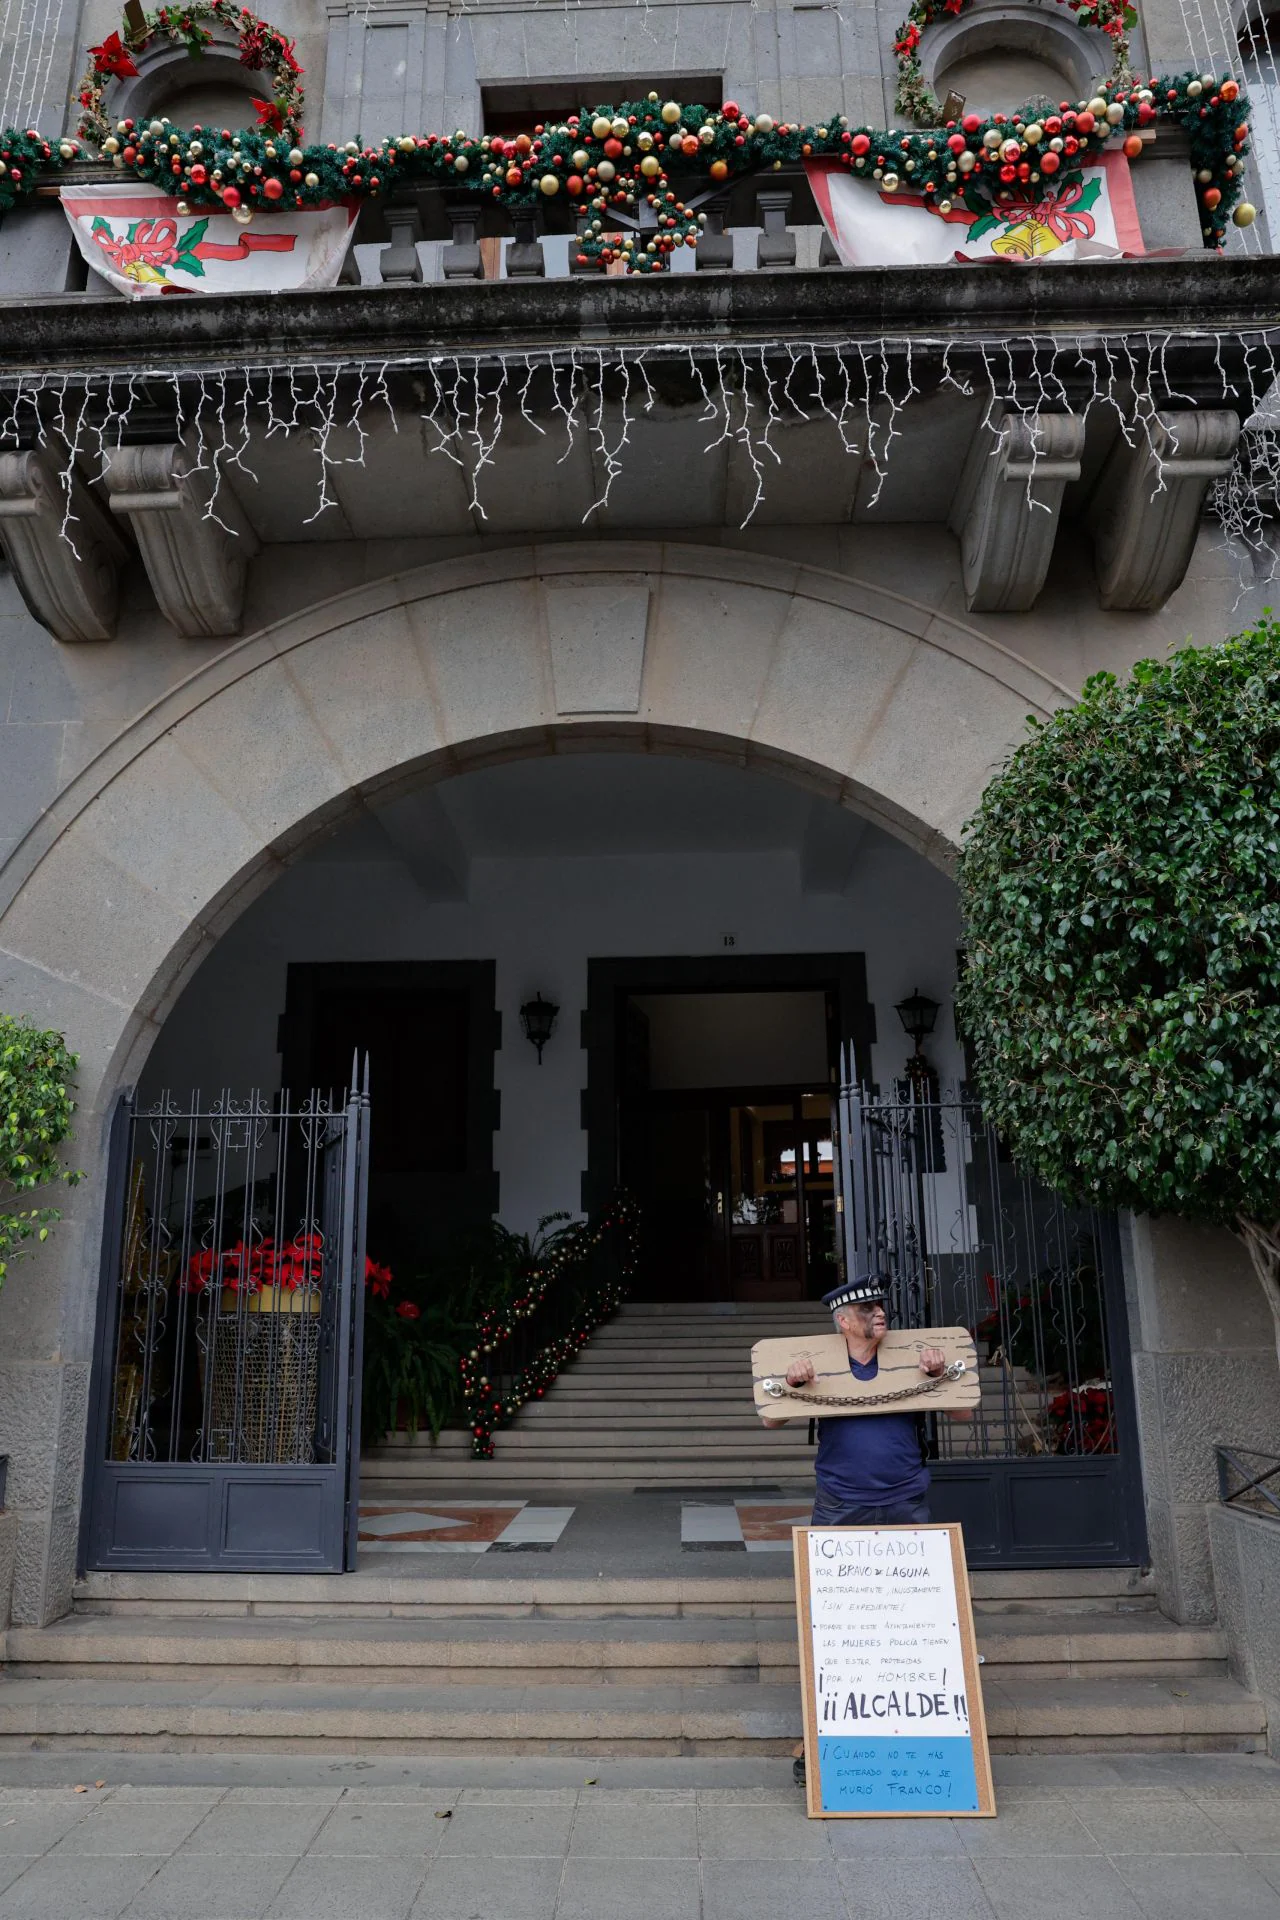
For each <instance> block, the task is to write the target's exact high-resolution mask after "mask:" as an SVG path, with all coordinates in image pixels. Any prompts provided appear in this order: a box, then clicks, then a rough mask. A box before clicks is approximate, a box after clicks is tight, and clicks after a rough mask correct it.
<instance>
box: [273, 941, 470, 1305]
mask: <svg viewBox="0 0 1280 1920" xmlns="http://www.w3.org/2000/svg"><path fill="white" fill-rule="evenodd" d="M494 988H495V982H494V964H493V962H492V961H488V960H486V961H470V960H467V961H439V962H435V961H373V962H360V961H353V962H347V961H327V962H307V963H302V964H295V965H292V966H290V968H289V977H288V988H287V995H286V1001H285V1011H284V1015H283V1018H282V1019H281V1022H280V1052H281V1055H282V1058H283V1068H282V1074H283V1079H282V1084H283V1085H284V1086H286V1087H300V1086H301V1087H309V1086H316V1087H326V1088H327V1087H333V1088H335V1089H336V1090H341V1089H342V1088H343V1087H344V1086H345V1085H346V1083H347V1080H348V1078H349V1076H350V1071H351V1058H352V1053H353V1050H357V1049H358V1050H359V1052H360V1054H361V1056H362V1057H363V1055H364V1054H365V1053H366V1052H367V1053H368V1055H369V1065H370V1075H371V1084H372V1087H373V1090H374V1093H375V1095H376V1100H377V1115H378V1120H377V1125H376V1126H375V1127H374V1128H373V1130H372V1140H371V1148H370V1168H369V1233H368V1238H369V1250H370V1252H371V1253H372V1254H373V1255H374V1257H375V1258H376V1259H378V1260H381V1261H385V1262H387V1263H388V1264H389V1265H390V1266H392V1268H393V1269H394V1270H395V1271H396V1272H403V1273H405V1274H410V1273H412V1272H414V1271H416V1270H417V1269H418V1268H420V1267H421V1266H422V1264H423V1263H424V1261H425V1260H426V1259H427V1258H428V1257H429V1255H430V1254H432V1253H433V1252H435V1251H437V1250H438V1249H439V1248H441V1247H442V1246H444V1245H447V1244H448V1243H449V1242H450V1241H451V1240H454V1239H455V1238H456V1236H457V1235H458V1234H459V1233H460V1232H464V1231H465V1230H467V1229H468V1228H471V1227H475V1226H479V1225H482V1224H483V1222H484V1221H486V1220H487V1219H488V1218H489V1217H490V1216H491V1215H492V1214H493V1213H494V1212H496V1210H497V1204H498V1193H497V1175H496V1174H495V1172H494V1168H493V1132H494V1127H495V1124H496V1121H497V1095H496V1093H495V1091H494V1073H493V1056H494V1050H495V1048H496V1046H497V1044H498V1015H497V1013H496V1011H495V1008H494Z"/></svg>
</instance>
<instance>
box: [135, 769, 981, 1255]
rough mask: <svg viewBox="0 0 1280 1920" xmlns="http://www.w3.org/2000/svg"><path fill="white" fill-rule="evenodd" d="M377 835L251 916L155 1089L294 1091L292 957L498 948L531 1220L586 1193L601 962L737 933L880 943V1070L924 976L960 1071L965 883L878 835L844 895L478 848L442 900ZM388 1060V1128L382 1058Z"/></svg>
mask: <svg viewBox="0 0 1280 1920" xmlns="http://www.w3.org/2000/svg"><path fill="white" fill-rule="evenodd" d="M771 784H773V783H771ZM440 791H441V792H444V791H446V790H445V789H441V790H440ZM832 811H833V812H834V811H835V809H834V808H833V809H832ZM379 844H380V843H379V841H378V838H377V836H376V835H367V836H365V837H364V838H363V839H360V838H357V839H355V840H353V838H352V836H351V835H350V834H347V835H344V836H340V837H339V838H337V839H335V840H334V841H332V842H330V843H328V844H327V845H326V846H324V847H321V848H320V849H319V850H318V851H317V852H316V853H314V854H313V855H312V856H310V857H309V858H308V859H306V860H305V861H302V862H300V863H299V864H298V865H296V866H294V867H292V868H290V869H289V870H288V871H287V872H286V873H285V874H283V875H282V877H281V878H280V880H278V881H277V882H276V884H275V885H274V886H273V887H272V888H271V889H270V891H269V892H268V893H266V894H265V895H263V896H262V897H261V898H260V899H259V900H258V901H257V902H256V903H255V904H254V905H253V906H252V907H251V908H250V909H249V910H248V911H247V912H246V913H245V914H244V916H243V917H242V919H241V920H240V921H238V922H237V924H236V925H235V926H234V927H233V928H232V929H231V930H230V931H229V932H228V933H227V934H226V935H225V937H224V938H223V940H222V941H221V942H220V943H219V945H218V947H217V949H216V950H215V952H214V953H213V954H212V955H211V956H210V958H209V959H208V960H207V961H206V962H205V964H204V966H203V967H202V968H201V970H200V972H199V974H198V975H197V976H196V977H195V979H194V980H193V981H192V984H191V986H190V987H189V988H188V989H187V991H186V993H185V994H184V996H183V998H182V1000H181V1001H180V1003H179V1005H178V1006H177V1008H176V1009H175V1011H174V1013H173V1014H172V1015H171V1017H170V1019H169V1020H168V1022H167V1023H166V1025H165V1028H164V1030H163V1032H162V1034H161V1036H160V1039H159V1040H158V1042H157V1044H156V1047H155V1049H154V1051H153V1053H152V1056H151V1059H150V1061H149V1062H148V1065H147V1069H146V1073H145V1076H144V1081H143V1087H142V1091H143V1093H144V1095H148V1096H149V1095H151V1094H153V1093H154V1092H156V1091H158V1090H159V1089H160V1088H161V1087H165V1086H167V1087H170V1088H173V1089H174V1090H175V1091H180V1092H181V1093H182V1094H183V1095H185V1094H186V1092H187V1091H188V1089H189V1088H191V1087H192V1086H198V1087H200V1088H202V1089H204V1090H205V1091H208V1090H210V1089H212V1088H215V1087H221V1086H229V1087H231V1088H233V1089H236V1090H239V1091H243V1090H246V1089H247V1088H249V1087H251V1086H259V1087H264V1088H274V1087H276V1086H277V1085H278V1084H279V1073H280V1061H279V1056H278V1054H277V1052H276V1022H277V1018H278V1015H279V1014H280V1012H281V1011H282V1009H283V1006H284V999H285V980H286V972H287V968H288V965H289V962H290V961H291V960H447V959H467V960H484V959H492V960H494V961H495V963H496V974H497V997H498V1005H499V1008H500V1009H501V1013H502V1039H503V1044H502V1047H501V1049H500V1051H499V1052H498V1054H497V1056H496V1063H495V1070H496V1077H497V1082H498V1085H499V1087H500V1088H501V1094H502V1102H501V1128H500V1130H499V1132H498V1134H497V1135H496V1137H495V1164H496V1166H497V1167H498V1169H499V1173H500V1177H501V1178H500V1212H501V1217H502V1219H503V1220H504V1221H505V1222H506V1223H507V1224H508V1225H509V1226H512V1227H517V1228H523V1227H528V1226H530V1225H532V1224H533V1223H535V1222H536V1221H537V1219H538V1218H539V1216H540V1215H542V1214H545V1213H548V1212H550V1211H552V1210H554V1209H557V1208H561V1207H563V1208H568V1209H571V1210H576V1209H577V1208H578V1206H579V1202H580V1175H581V1172H582V1170H583V1168H584V1167H585V1164H586V1134H585V1133H584V1132H583V1131H582V1128H581V1125H580V1103H579V1094H580V1092H581V1089H582V1087H583V1086H584V1084H585V1080H586V1054H585V1053H584V1052H583V1050H582V1048H581V1046H580V1023H579V1014H580V1011H581V1009H582V1008H584V1007H585V1005H586V992H587V961H588V959H589V958H595V957H598V958H605V957H611V956H612V957H626V956H631V955H636V956H640V955H658V954H660V955H677V954H706V953H717V954H718V953H723V952H724V951H725V939H726V936H731V937H732V940H733V951H734V952H735V953H737V954H752V953H757V954H765V953H813V952H829V951H849V950H852V951H859V952H863V953H865V955H866V961H867V975H868V991H869V994H870V997H871V1000H872V1002H873V1004H874V1006H875V1008H876V1014H877V1019H878V1024H879V1034H880V1038H879V1041H878V1043H877V1045H876V1046H875V1048H874V1049H873V1071H874V1074H875V1076H876V1078H877V1079H879V1080H880V1081H881V1082H882V1083H887V1082H889V1081H890V1080H892V1079H893V1078H894V1077H895V1076H896V1075H899V1074H901V1072H902V1070H903V1063H904V1061H905V1058H906V1054H907V1051H908V1046H907V1042H906V1038H905V1036H904V1035H903V1033H902V1031H901V1028H900V1025H899V1022H898V1020H897V1017H896V1015H895V1014H894V1011H893V1003H894V1002H895V1000H900V999H902V998H903V996H904V995H905V994H907V993H909V992H910V991H911V990H912V988H913V987H917V986H918V987H919V988H920V990H921V991H922V992H925V993H929V994H931V995H932V996H933V997H934V998H935V999H937V1000H939V1001H941V1002H943V1003H944V1004H943V1011H942V1013H941V1014H940V1015H939V1018H938V1025H937V1031H936V1033H935V1035H934V1037H933V1040H932V1041H931V1042H930V1047H929V1051H930V1057H931V1058H932V1059H933V1060H934V1062H935V1064H936V1065H937V1067H938V1069H939V1071H940V1073H941V1074H942V1076H943V1079H944V1080H946V1079H948V1078H951V1079H954V1078H957V1077H958V1076H959V1074H960V1072H961V1059H960V1054H959V1049H958V1047H957V1045H956V1041H955V1033H954V1025H953V1021H952V1015H951V992H952V985H953V981H954V975H955V951H956V947H957V945H958V943H959V922H958V915H957V910H956V899H955V891H954V888H953V886H952V884H951V883H950V881H949V880H947V879H946V877H945V876H944V875H942V874H940V873H939V872H937V871H936V870H935V869H934V868H932V867H930V866H928V865H927V864H926V863H925V862H924V861H923V860H922V859H921V858H920V857H919V856H918V855H916V854H914V853H912V852H911V851H910V850H909V849H907V848H905V847H901V846H899V845H898V844H897V843H896V842H894V841H891V840H889V839H888V838H887V837H886V836H884V835H882V834H880V833H878V832H876V831H875V830H874V829H870V828H869V829H868V830H867V831H866V833H865V834H864V835H863V837H862V839H861V841H860V843H859V846H858V850H857V855H856V859H855V860H854V862H853V865H852V869H851V871H850V872H849V873H848V876H847V878H846V879H845V880H844V884H843V890H842V891H838V892H835V891H833V892H818V891H806V890H805V887H804V884H803V874H804V872H805V866H804V862H803V861H802V858H801V856H800V854H799V853H798V852H796V851H794V850H790V849H786V848H773V849H768V848H766V849H762V850H757V851H751V852H732V851H725V850H718V851H696V852H695V851H690V852H674V851H666V852H663V853H661V854H638V853H613V854H600V855H594V856H590V857H584V856H580V855H578V856H575V855H565V854H563V853H560V854H550V855H546V856H543V857H538V856H536V855H533V854H529V853H521V854H520V855H519V856H514V857H499V858H493V857H473V858H471V859H470V861H469V863H468V864H467V867H466V879H465V889H466V891H465V897H464V898H460V899H449V900H441V899H431V898H429V897H428V895H427V893H426V892H425V891H424V889H423V887H422V886H421V885H420V884H419V883H418V882H416V881H415V880H414V879H413V878H412V877H411V874H410V872H409V871H408V870H407V868H406V866H405V865H404V864H402V863H401V861H400V860H398V859H397V858H396V857H395V855H394V854H393V853H392V851H391V849H390V847H389V846H388V845H387V844H386V843H385V842H383V843H381V844H382V847H383V849H384V850H383V851H381V852H380V851H379ZM353 852H358V854H359V857H352V855H353ZM536 992H541V993H543V994H544V995H546V996H547V997H548V998H550V999H552V1000H554V1001H556V1002H557V1003H558V1005H559V1007H560V1009H561V1012H560V1017H559V1021H558V1024H557V1028H556V1031H555V1033H554V1035H553V1036H552V1039H551V1041H550V1043H549V1045H548V1046H547V1048H546V1050H545V1052H544V1054H543V1060H542V1065H541V1066H539V1065H538V1062H537V1058H536V1055H535V1053H534V1050H533V1048H532V1047H531V1046H530V1045H529V1043H528V1041H527V1040H526V1039H525V1038H524V1035H523V1034H522V1033H521V1031H520V1024H519V1011H518V1010H519V1007H520V1004H521V1002H522V1001H524V1000H526V999H528V998H530V997H531V996H532V995H533V994H534V993H536ZM373 1070H374V1081H373V1101H374V1124H375V1125H376V1124H377V1078H376V1072H377V1063H376V1062H374V1068H373Z"/></svg>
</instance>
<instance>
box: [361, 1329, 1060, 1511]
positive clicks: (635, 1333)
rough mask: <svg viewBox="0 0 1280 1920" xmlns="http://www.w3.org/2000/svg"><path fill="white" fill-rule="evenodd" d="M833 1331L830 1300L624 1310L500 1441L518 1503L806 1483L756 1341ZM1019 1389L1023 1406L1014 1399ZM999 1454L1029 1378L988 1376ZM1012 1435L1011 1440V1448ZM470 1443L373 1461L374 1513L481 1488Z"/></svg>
mask: <svg viewBox="0 0 1280 1920" xmlns="http://www.w3.org/2000/svg"><path fill="white" fill-rule="evenodd" d="M808 1329H811V1330H812V1331H813V1332H815V1333H827V1332H830V1330H831V1317H830V1315H829V1313H828V1312H827V1310H826V1308H825V1307H823V1306H822V1305H821V1303H820V1302H818V1301H812V1300H804V1301H791V1302H782V1303H779V1304H774V1303H769V1302H764V1303H759V1302H753V1303H732V1302H723V1303H722V1302H718V1301H717V1302H699V1301H691V1302H685V1303H662V1304H655V1305H637V1306H627V1307H623V1308H622V1309H621V1310H620V1311H619V1312H618V1313H617V1314H616V1315H615V1316H614V1318H613V1319H612V1320H610V1321H608V1322H606V1324H605V1325H604V1326H602V1327H600V1328H598V1329H597V1330H596V1332H595V1333H594V1334H593V1335H592V1337H591V1340H590V1341H589V1343H588V1344H587V1346H586V1347H584V1348H583V1350H582V1352H581V1353H580V1354H579V1355H578V1356H577V1358H576V1359H575V1360H574V1361H573V1363H572V1365H571V1366H569V1367H567V1368H566V1369H565V1371H564V1372H563V1373H562V1374H561V1375H560V1376H559V1378H558V1379H557V1380H556V1382H555V1384H554V1385H553V1386H552V1387H551V1388H550V1389H549V1390H548V1392H547V1394H546V1397H545V1399H542V1400H535V1401H531V1402H530V1403H529V1405H527V1406H526V1407H525V1408H524V1409H523V1410H522V1411H521V1413H520V1415H519V1418H518V1419H517V1420H516V1422H515V1424H514V1425H513V1426H511V1427H508V1428H506V1429H505V1430H504V1431H503V1432H502V1433H500V1434H499V1435H498V1437H497V1441H496V1463H490V1462H488V1461H485V1462H483V1463H481V1464H480V1466H479V1473H480V1474H481V1475H483V1476H484V1477H485V1479H486V1481H492V1480H494V1479H495V1478H497V1477H499V1476H500V1477H501V1481H502V1488H503V1491H504V1492H507V1493H522V1492H526V1491H528V1490H529V1489H532V1488H536V1489H538V1490H539V1491H540V1492H542V1493H544V1494H545V1493H546V1492H547V1491H548V1490H549V1489H551V1488H553V1487H554V1488H558V1489H561V1490H563V1489H569V1488H573V1487H586V1486H589V1487H592V1488H594V1489H596V1490H597V1491H603V1490H605V1489H606V1488H616V1489H618V1490H620V1491H630V1490H633V1489H635V1488H639V1487H649V1488H653V1487H699V1488H713V1487H732V1488H733V1489H734V1490H735V1491H736V1492H740V1493H746V1492H749V1491H750V1490H751V1489H753V1488H756V1489H759V1488H761V1487H770V1488H773V1487H777V1486H778V1485H779V1484H782V1485H788V1484H789V1485H797V1484H800V1483H802V1482H804V1483H807V1481H808V1478H809V1474H810V1472H811V1468H812V1454H811V1452H810V1450H809V1446H808V1429H807V1423H806V1422H805V1421H803V1420H798V1421H793V1422H792V1423H791V1424H790V1425H788V1426H786V1427H783V1428H779V1429H775V1430H774V1431H772V1432H770V1431H768V1430H767V1429H766V1428H764V1427H763V1426H761V1424H760V1420H759V1418H758V1416H757V1415H756V1412H755V1409H754V1407H753V1406H752V1403H751V1390H750V1378H751V1371H750V1360H751V1349H752V1347H753V1346H754V1344H755V1342H756V1341H757V1340H765V1339H770V1338H774V1337H777V1336H781V1335H785V1334H789V1333H796V1332H799V1331H804V1330H808ZM1011 1387H1012V1389H1015V1390H1016V1394H1017V1396H1018V1397H1017V1399H1016V1400H1015V1399H1014V1394H1013V1392H1012V1391H1010V1388H1011ZM982 1393H983V1409H982V1410H983V1422H984V1428H985V1434H986V1444H987V1447H988V1449H990V1450H994V1451H1009V1452H1017V1451H1018V1450H1019V1441H1020V1440H1021V1439H1022V1438H1023V1437H1024V1436H1023V1430H1024V1429H1025V1428H1026V1427H1027V1424H1028V1423H1027V1415H1026V1412H1025V1408H1026V1407H1027V1406H1028V1405H1035V1404H1036V1403H1037V1394H1036V1392H1035V1390H1034V1388H1033V1387H1032V1385H1031V1383H1030V1382H1029V1380H1028V1378H1027V1376H1026V1374H1025V1372H1024V1371H1023V1370H1021V1369H1011V1370H1009V1372H1008V1374H1007V1375H1004V1374H1002V1371H1001V1370H1000V1369H998V1368H988V1367H984V1368H983V1369H982ZM1006 1428H1007V1429H1008V1433H1007V1435H1006ZM967 1440H968V1430H966V1429H963V1428H959V1427H956V1428H951V1426H950V1423H944V1432H943V1445H944V1457H946V1458H952V1457H958V1456H959V1455H960V1454H961V1453H963V1452H964V1451H965V1448H966V1442H967ZM475 1473H476V1463H474V1462H473V1461H472V1459H471V1442H470V1436H469V1435H468V1434H466V1433H461V1432H445V1433H442V1434H441V1435H440V1438H439V1440H438V1441H436V1442H435V1443H433V1442H432V1440H431V1438H430V1435H429V1434H418V1435H414V1436H410V1435H407V1434H405V1435H400V1436H397V1437H396V1438H395V1439H394V1440H389V1441H388V1442H387V1443H386V1444H385V1445H383V1446H380V1447H374V1448H372V1449H371V1450H370V1451H369V1452H367V1453H366V1454H365V1457H364V1460H363V1463H362V1469H361V1483H362V1486H363V1489H364V1494H365V1497H366V1498H367V1499H369V1500H395V1499H413V1498H418V1497H427V1496H429V1495H430V1494H432V1493H434V1494H435V1495H436V1496H437V1497H439V1495H440V1494H441V1492H442V1490H443V1489H444V1488H445V1487H448V1488H449V1489H451V1490H453V1491H455V1492H456V1491H458V1490H459V1489H461V1488H462V1487H463V1486H464V1485H465V1483H466V1482H467V1481H468V1479H470V1478H473V1477H475Z"/></svg>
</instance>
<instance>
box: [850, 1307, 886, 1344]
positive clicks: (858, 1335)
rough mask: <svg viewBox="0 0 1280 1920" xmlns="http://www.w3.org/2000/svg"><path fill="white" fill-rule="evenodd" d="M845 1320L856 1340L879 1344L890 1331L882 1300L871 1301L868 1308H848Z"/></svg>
mask: <svg viewBox="0 0 1280 1920" xmlns="http://www.w3.org/2000/svg"><path fill="white" fill-rule="evenodd" d="M844 1318H845V1324H846V1326H847V1328H848V1331H849V1332H850V1333H851V1334H852V1335H853V1337H854V1339H855V1340H874V1341H876V1342H877V1343H878V1342H879V1341H881V1340H883V1339H884V1336H885V1334H886V1333H887V1332H888V1331H889V1322H888V1320H887V1319H886V1317H885V1311H884V1302H883V1301H882V1300H873V1301H870V1302H869V1303H868V1304H867V1305H866V1306H855V1307H847V1308H846V1309H845V1315H844Z"/></svg>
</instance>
